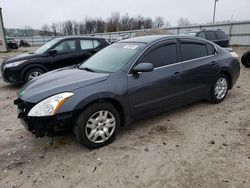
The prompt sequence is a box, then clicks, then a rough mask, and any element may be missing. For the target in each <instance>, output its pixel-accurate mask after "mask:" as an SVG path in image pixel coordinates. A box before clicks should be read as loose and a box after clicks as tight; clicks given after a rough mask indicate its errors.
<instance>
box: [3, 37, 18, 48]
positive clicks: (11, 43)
mask: <svg viewBox="0 0 250 188" xmlns="http://www.w3.org/2000/svg"><path fill="white" fill-rule="evenodd" d="M6 42H7V48H8V50H15V49H18V44H17V42H16V41H15V39H14V38H11V37H6Z"/></svg>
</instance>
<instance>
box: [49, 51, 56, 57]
mask: <svg viewBox="0 0 250 188" xmlns="http://www.w3.org/2000/svg"><path fill="white" fill-rule="evenodd" d="M56 54H57V50H50V51H49V55H52V56H54V55H56Z"/></svg>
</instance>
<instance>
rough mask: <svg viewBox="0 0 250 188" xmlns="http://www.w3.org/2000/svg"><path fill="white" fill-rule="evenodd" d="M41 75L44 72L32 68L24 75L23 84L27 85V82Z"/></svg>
mask: <svg viewBox="0 0 250 188" xmlns="http://www.w3.org/2000/svg"><path fill="white" fill-rule="evenodd" d="M43 73H44V70H42V69H40V68H33V69H31V70H29V71H28V72H27V73H26V74H25V76H24V82H25V83H28V82H29V81H31V80H33V79H35V78H37V77H38V76H40V75H42V74H43Z"/></svg>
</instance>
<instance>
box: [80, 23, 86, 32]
mask: <svg viewBox="0 0 250 188" xmlns="http://www.w3.org/2000/svg"><path fill="white" fill-rule="evenodd" d="M79 34H80V35H83V34H86V29H85V23H84V22H80V23H79Z"/></svg>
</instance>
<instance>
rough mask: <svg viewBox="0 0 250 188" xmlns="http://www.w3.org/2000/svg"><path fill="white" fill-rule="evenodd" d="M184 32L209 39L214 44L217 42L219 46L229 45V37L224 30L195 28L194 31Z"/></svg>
mask: <svg viewBox="0 0 250 188" xmlns="http://www.w3.org/2000/svg"><path fill="white" fill-rule="evenodd" d="M186 34H188V35H190V36H194V37H200V38H203V39H206V40H210V41H212V42H214V43H215V44H218V45H219V46H221V47H228V46H229V39H228V37H227V35H226V34H225V32H224V31H222V30H220V29H217V30H205V29H204V30H196V31H188V32H187V33H186Z"/></svg>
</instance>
